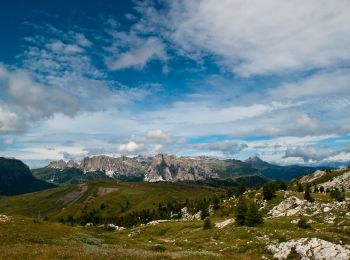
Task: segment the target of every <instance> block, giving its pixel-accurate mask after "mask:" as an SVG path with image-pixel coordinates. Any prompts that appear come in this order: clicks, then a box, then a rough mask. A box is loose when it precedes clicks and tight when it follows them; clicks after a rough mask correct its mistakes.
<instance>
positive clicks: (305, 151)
mask: <svg viewBox="0 0 350 260" xmlns="http://www.w3.org/2000/svg"><path fill="white" fill-rule="evenodd" d="M339 153H341V152H335V151H332V150H330V149H325V148H319V147H317V148H316V147H313V146H299V147H296V148H288V149H287V150H286V153H285V156H284V157H285V158H288V157H299V158H302V159H303V160H304V162H310V161H321V160H324V159H326V158H328V157H330V156H334V155H337V154H339Z"/></svg>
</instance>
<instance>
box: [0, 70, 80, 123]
mask: <svg viewBox="0 0 350 260" xmlns="http://www.w3.org/2000/svg"><path fill="white" fill-rule="evenodd" d="M0 84H1V85H2V87H3V88H4V92H5V93H6V94H7V95H6V96H7V100H6V102H11V104H12V105H15V106H16V107H18V108H19V109H21V113H22V114H28V115H29V117H31V118H33V119H40V118H46V117H49V116H51V115H52V114H54V113H55V112H60V113H63V114H67V115H73V114H74V113H75V112H76V111H77V110H78V101H77V100H75V99H74V98H72V97H71V96H70V95H68V94H66V93H65V92H63V91H60V90H57V89H49V88H46V87H44V86H42V85H41V84H38V83H36V82H34V81H33V79H32V78H31V77H30V76H29V75H28V73H26V72H25V71H21V70H16V71H9V70H8V69H6V68H5V66H3V65H1V64H0Z"/></svg>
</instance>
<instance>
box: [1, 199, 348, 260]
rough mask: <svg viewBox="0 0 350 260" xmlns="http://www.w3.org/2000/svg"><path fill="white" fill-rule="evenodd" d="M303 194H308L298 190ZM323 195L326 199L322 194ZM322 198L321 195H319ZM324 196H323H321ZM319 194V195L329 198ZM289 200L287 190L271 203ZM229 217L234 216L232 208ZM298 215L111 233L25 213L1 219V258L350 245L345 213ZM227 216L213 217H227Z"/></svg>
mask: <svg viewBox="0 0 350 260" xmlns="http://www.w3.org/2000/svg"><path fill="white" fill-rule="evenodd" d="M293 195H296V196H298V197H301V196H302V193H293ZM320 196H321V197H322V198H321V197H320ZM315 197H316V196H315ZM318 197H320V198H318ZM328 197H329V196H327V195H325V194H319V195H318V196H317V198H316V199H321V200H322V201H328V200H329V198H328ZM281 200H283V197H282V194H279V195H278V197H276V198H275V199H273V200H272V201H271V202H270V203H269V205H268V208H271V207H272V206H274V205H276V204H277V203H278V202H280V201H281ZM229 217H233V214H232V212H231V213H230V215H229ZM295 218H297V217H280V218H265V224H264V225H263V226H261V227H256V228H249V227H236V226H234V225H229V226H227V227H225V228H223V229H221V230H219V229H217V228H212V229H211V230H206V231H204V230H203V229H202V225H203V222H202V221H193V222H168V223H162V224H159V225H156V226H148V225H146V226H138V227H135V228H130V229H126V230H124V231H114V232H108V231H105V230H104V229H103V228H98V227H92V228H84V227H70V226H67V225H63V224H58V223H51V222H45V221H39V222H38V221H34V220H33V219H29V218H25V217H14V219H13V220H12V221H11V222H7V223H1V222H0V234H1V236H0V258H3V259H9V258H11V259H13V258H14V259H33V258H37V259H38V258H39V259H57V258H60V259H62V258H76V259H77V258H79V259H108V258H109V259H113V258H114V259H120V258H122V259H123V258H124V259H157V258H158V259H174V258H175V259H180V258H181V259H184V258H185V259H261V257H262V255H264V256H266V257H267V258H268V259H272V255H271V254H270V253H269V252H268V251H267V250H266V249H265V247H266V245H267V244H270V243H271V242H273V241H274V242H284V241H288V240H290V239H293V238H302V237H318V238H321V239H325V240H327V241H330V242H334V243H339V241H340V240H341V241H342V243H343V244H347V245H349V244H350V230H349V226H350V220H349V219H348V218H344V217H339V219H337V220H336V221H335V223H334V224H312V229H308V230H305V229H300V228H297V227H296V225H295V224H291V220H292V219H295ZM224 219H227V217H225V218H222V217H220V216H217V215H216V216H214V217H212V221H213V222H215V221H222V220H224Z"/></svg>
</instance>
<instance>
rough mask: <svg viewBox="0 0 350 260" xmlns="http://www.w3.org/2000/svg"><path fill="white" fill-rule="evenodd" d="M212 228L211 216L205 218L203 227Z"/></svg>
mask: <svg viewBox="0 0 350 260" xmlns="http://www.w3.org/2000/svg"><path fill="white" fill-rule="evenodd" d="M211 228H212V224H211V221H210V218H208V217H207V218H205V220H204V223H203V229H204V230H207V229H211Z"/></svg>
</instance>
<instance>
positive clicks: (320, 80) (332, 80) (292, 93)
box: [269, 69, 350, 100]
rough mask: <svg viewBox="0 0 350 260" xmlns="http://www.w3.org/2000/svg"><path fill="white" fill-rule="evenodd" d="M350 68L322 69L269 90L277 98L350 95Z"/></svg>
mask: <svg viewBox="0 0 350 260" xmlns="http://www.w3.org/2000/svg"><path fill="white" fill-rule="evenodd" d="M349 91H350V70H349V69H337V70H334V71H330V72H329V71H321V72H318V73H316V74H314V75H312V76H310V77H306V78H303V79H302V80H299V81H297V82H293V83H287V84H282V85H281V86H280V87H278V88H276V89H271V90H270V91H269V93H270V95H271V97H272V98H275V99H279V100H281V99H305V98H315V97H329V96H334V95H341V94H343V95H349Z"/></svg>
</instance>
